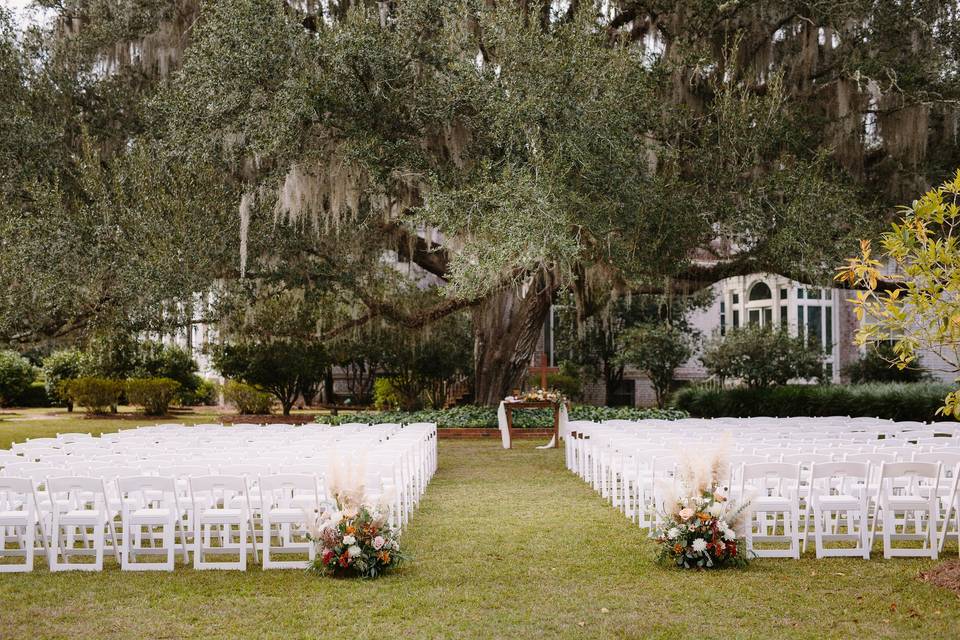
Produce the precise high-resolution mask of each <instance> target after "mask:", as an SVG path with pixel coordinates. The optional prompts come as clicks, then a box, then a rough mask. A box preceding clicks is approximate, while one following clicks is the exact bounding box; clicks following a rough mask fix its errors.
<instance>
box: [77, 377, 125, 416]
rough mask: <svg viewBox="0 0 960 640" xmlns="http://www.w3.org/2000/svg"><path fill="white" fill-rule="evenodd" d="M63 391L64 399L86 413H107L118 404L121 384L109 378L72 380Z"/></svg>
mask: <svg viewBox="0 0 960 640" xmlns="http://www.w3.org/2000/svg"><path fill="white" fill-rule="evenodd" d="M63 389H64V394H65V395H66V397H67V398H69V400H70V401H71V402H73V403H74V404H76V405H79V406H81V407H83V408H84V409H86V411H87V413H107V411H109V410H110V408H111V407H113V406H115V405H116V404H117V403H118V402H120V396H121V395H123V382H122V381H120V380H111V379H110V378H74V379H73V380H67V381H66V382H65V383H64V386H63Z"/></svg>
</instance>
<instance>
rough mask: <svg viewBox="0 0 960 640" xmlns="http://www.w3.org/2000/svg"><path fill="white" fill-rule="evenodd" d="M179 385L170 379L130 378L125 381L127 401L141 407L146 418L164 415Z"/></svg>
mask: <svg viewBox="0 0 960 640" xmlns="http://www.w3.org/2000/svg"><path fill="white" fill-rule="evenodd" d="M179 389H180V383H179V382H177V381H176V380H171V379H170V378H131V379H129V380H127V401H129V402H130V404H135V405H139V406H141V407H143V412H144V413H145V414H147V415H148V416H162V415H166V413H167V410H168V409H169V408H170V402H171V401H172V400H173V398H174V396H176V394H177V391H178V390H179Z"/></svg>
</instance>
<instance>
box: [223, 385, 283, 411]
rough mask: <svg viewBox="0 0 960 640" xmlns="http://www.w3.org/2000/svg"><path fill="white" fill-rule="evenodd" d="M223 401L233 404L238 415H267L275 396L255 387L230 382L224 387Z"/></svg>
mask: <svg viewBox="0 0 960 640" xmlns="http://www.w3.org/2000/svg"><path fill="white" fill-rule="evenodd" d="M223 399H224V400H225V401H226V402H227V403H229V404H232V405H233V406H234V407H235V408H236V410H237V413H241V414H248V415H267V414H269V413H270V409H271V407H272V406H273V396H271V395H270V394H269V393H265V392H263V391H261V390H260V389H258V388H256V387H254V386H253V385H249V384H245V383H243V382H237V381H236V380H230V381H228V382H227V384H225V385H224V386H223Z"/></svg>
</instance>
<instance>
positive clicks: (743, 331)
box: [700, 325, 824, 387]
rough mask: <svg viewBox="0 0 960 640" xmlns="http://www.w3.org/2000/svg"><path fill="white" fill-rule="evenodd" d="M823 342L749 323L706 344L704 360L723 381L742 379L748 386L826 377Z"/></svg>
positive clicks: (771, 384) (780, 383)
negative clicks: (824, 373) (806, 340)
mask: <svg viewBox="0 0 960 640" xmlns="http://www.w3.org/2000/svg"><path fill="white" fill-rule="evenodd" d="M823 359H824V354H823V351H822V350H821V348H820V346H819V345H816V344H807V343H806V342H805V340H804V339H803V337H799V336H791V335H790V334H789V333H788V332H787V331H786V330H785V329H775V328H773V327H769V326H767V327H760V326H758V325H748V326H746V327H742V328H740V329H734V330H731V331H729V332H728V333H727V335H726V336H717V337H715V338H714V339H712V340H710V341H709V342H707V344H706V345H705V346H704V349H703V354H702V355H701V356H700V361H701V362H702V363H703V366H704V367H705V368H706V370H707V371H709V372H710V374H711V375H713V376H715V377H716V378H717V379H718V380H720V382H721V383H723V381H724V380H728V379H731V378H739V379H740V380H742V381H743V383H744V384H746V385H747V386H748V387H770V386H773V385H784V384H787V383H788V382H790V381H791V380H810V379H814V378H822V377H823Z"/></svg>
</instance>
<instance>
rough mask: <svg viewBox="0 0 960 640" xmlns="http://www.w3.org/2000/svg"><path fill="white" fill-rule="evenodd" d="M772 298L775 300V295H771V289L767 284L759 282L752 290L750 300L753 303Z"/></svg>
mask: <svg viewBox="0 0 960 640" xmlns="http://www.w3.org/2000/svg"><path fill="white" fill-rule="evenodd" d="M771 298H773V294H772V293H770V287H768V286H767V284H766V283H765V282H758V283H757V284H755V285H753V286H752V287H751V288H750V296H749V297H748V300H750V301H751V302H752V301H754V300H770V299H771Z"/></svg>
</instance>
